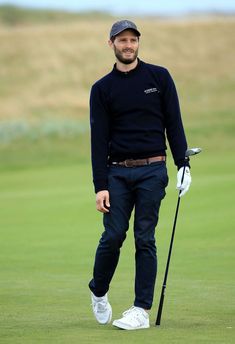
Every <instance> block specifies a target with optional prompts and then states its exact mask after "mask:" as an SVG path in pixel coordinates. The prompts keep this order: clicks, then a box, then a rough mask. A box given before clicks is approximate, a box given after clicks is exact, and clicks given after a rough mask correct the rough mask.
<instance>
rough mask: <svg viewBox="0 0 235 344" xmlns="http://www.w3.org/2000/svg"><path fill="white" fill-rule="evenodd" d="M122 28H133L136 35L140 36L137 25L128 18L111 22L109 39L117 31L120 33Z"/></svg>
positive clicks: (115, 34) (116, 33)
mask: <svg viewBox="0 0 235 344" xmlns="http://www.w3.org/2000/svg"><path fill="white" fill-rule="evenodd" d="M124 30H134V31H135V32H136V34H137V36H140V32H139V31H138V29H137V26H136V25H135V23H133V22H132V21H130V20H120V21H117V22H116V23H114V24H113V26H112V28H111V31H110V36H109V37H110V39H111V38H112V37H115V36H117V35H118V34H119V33H121V32H122V31H124Z"/></svg>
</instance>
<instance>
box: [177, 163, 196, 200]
mask: <svg viewBox="0 0 235 344" xmlns="http://www.w3.org/2000/svg"><path fill="white" fill-rule="evenodd" d="M183 175H184V178H183ZM182 179H183V181H182ZM191 181H192V178H191V175H190V169H189V167H188V166H186V167H185V173H184V168H183V167H181V168H180V169H179V171H178V173H177V185H176V188H177V189H178V190H179V191H180V194H179V196H180V197H182V196H184V195H185V194H186V192H187V191H188V190H189V187H190V184H191Z"/></svg>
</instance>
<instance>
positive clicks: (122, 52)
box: [110, 30, 139, 64]
mask: <svg viewBox="0 0 235 344" xmlns="http://www.w3.org/2000/svg"><path fill="white" fill-rule="evenodd" d="M110 46H112V48H113V50H114V53H115V56H116V58H117V60H118V61H120V62H122V63H124V64H130V63H132V62H134V61H135V60H136V58H137V56H138V48H139V38H138V37H137V36H136V34H135V32H134V31H132V30H125V31H123V32H121V33H120V34H119V35H117V36H116V37H115V39H114V41H113V42H111V41H110Z"/></svg>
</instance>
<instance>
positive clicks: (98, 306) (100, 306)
mask: <svg viewBox="0 0 235 344" xmlns="http://www.w3.org/2000/svg"><path fill="white" fill-rule="evenodd" d="M91 305H92V306H93V308H94V309H95V310H96V311H98V312H105V311H106V310H107V302H106V301H105V300H104V301H98V302H95V303H94V304H91Z"/></svg>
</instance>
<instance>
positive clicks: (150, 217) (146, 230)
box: [89, 161, 168, 309]
mask: <svg viewBox="0 0 235 344" xmlns="http://www.w3.org/2000/svg"><path fill="white" fill-rule="evenodd" d="M167 184H168V176H167V169H166V163H165V162H164V161H160V162H154V163H152V164H150V165H147V166H141V167H134V168H129V167H123V166H116V165H115V166H110V167H109V193H110V205H111V207H110V212H109V213H106V214H104V217H103V223H104V228H105V230H104V232H103V234H102V237H101V239H100V241H99V245H98V248H97V251H96V256H95V264H94V271H93V279H92V280H91V281H90V283H89V287H90V289H91V291H92V292H93V293H94V294H95V295H96V296H103V295H105V294H106V293H107V291H108V290H109V286H110V282H111V280H112V277H113V274H114V272H115V269H116V267H117V264H118V260H119V255H120V248H121V246H122V244H123V242H124V240H125V238H126V232H127V230H128V228H129V219H130V216H131V213H132V211H133V209H134V237H135V249H136V252H135V263H136V274H135V300H134V305H135V306H137V307H142V308H144V309H150V308H151V306H152V302H153V294H154V286H155V280H156V273H157V256H156V245H155V227H156V225H157V222H158V214H159V208H160V204H161V200H162V199H163V198H164V196H165V188H166V186H167Z"/></svg>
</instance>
